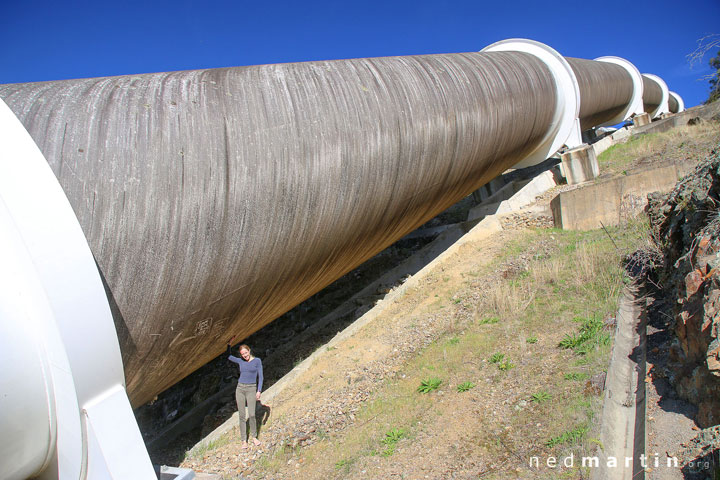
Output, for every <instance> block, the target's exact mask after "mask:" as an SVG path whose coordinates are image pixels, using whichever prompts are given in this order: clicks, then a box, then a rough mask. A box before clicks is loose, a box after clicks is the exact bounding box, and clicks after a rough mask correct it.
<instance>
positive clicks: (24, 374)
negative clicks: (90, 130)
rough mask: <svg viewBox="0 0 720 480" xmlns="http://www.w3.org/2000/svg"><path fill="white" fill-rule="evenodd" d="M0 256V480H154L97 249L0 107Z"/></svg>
mask: <svg viewBox="0 0 720 480" xmlns="http://www.w3.org/2000/svg"><path fill="white" fill-rule="evenodd" d="M0 250H1V251H0V265H2V266H3V268H0V290H1V292H0V304H1V305H0V361H1V362H2V363H3V368H0V392H7V391H12V395H10V394H7V395H0V411H2V412H3V415H0V431H1V432H3V433H4V434H5V435H3V438H0V455H1V456H2V457H3V458H12V462H13V463H12V464H11V465H3V463H4V462H0V477H1V478H8V479H14V478H19V479H22V478H27V477H33V478H39V479H41V480H49V479H58V478H60V479H65V478H73V479H87V478H91V479H97V478H133V479H138V480H145V479H148V480H150V479H152V480H154V479H155V478H156V475H155V472H154V470H153V468H152V464H151V463H150V458H149V456H148V454H147V451H146V450H145V445H144V443H143V440H142V436H141V435H140V431H139V429H138V426H137V422H136V421H135V418H134V416H133V413H132V409H131V407H130V402H129V400H128V399H127V394H126V393H125V378H124V373H123V365H122V358H121V356H120V346H119V344H118V339H117V334H116V332H115V324H114V321H113V318H112V314H111V312H110V306H109V305H108V300H107V296H106V294H105V289H104V288H103V285H102V281H101V279H100V273H99V272H98V269H97V266H96V264H95V260H94V258H93V255H92V252H91V251H90V247H89V246H88V244H87V240H86V239H85V235H84V234H83V231H82V229H81V227H80V224H79V223H78V220H77V218H76V216H75V213H74V211H73V209H72V207H71V205H70V202H69V201H68V199H67V197H66V196H65V192H63V189H62V187H61V186H60V184H59V183H58V181H57V179H56V178H55V175H54V174H53V172H52V170H51V169H50V166H49V165H48V163H47V161H46V160H45V157H44V156H43V154H42V152H41V151H40V149H39V148H38V147H37V145H35V142H34V141H33V139H32V138H31V137H30V134H29V133H28V132H27V131H26V130H25V128H24V127H23V125H22V123H20V121H19V120H18V119H17V118H16V117H15V114H14V113H13V112H12V111H11V110H10V108H9V107H8V106H7V105H6V104H5V102H3V101H2V100H0ZM5 414H7V415H5Z"/></svg>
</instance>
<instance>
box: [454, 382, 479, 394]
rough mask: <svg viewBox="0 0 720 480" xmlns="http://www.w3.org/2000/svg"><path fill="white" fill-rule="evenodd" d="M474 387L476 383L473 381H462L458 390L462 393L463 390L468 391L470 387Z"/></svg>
mask: <svg viewBox="0 0 720 480" xmlns="http://www.w3.org/2000/svg"><path fill="white" fill-rule="evenodd" d="M472 388H475V384H474V383H472V382H463V383H461V384H460V385H458V386H457V391H458V392H460V393H462V392H467V391H468V390H470V389H472Z"/></svg>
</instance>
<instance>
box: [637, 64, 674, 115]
mask: <svg viewBox="0 0 720 480" xmlns="http://www.w3.org/2000/svg"><path fill="white" fill-rule="evenodd" d="M642 76H643V77H645V78H647V79H648V80H651V81H653V82H655V83H656V84H657V85H658V86H659V87H660V90H662V100H660V105H658V107H657V108H656V109H655V110H653V111H652V112H648V115H650V118H658V117H659V116H660V115H662V114H663V113H669V112H670V109H669V108H668V98H669V92H670V90H668V86H667V84H666V83H665V80H663V79H662V78H660V77H658V76H657V75H653V74H652V73H643V74H642Z"/></svg>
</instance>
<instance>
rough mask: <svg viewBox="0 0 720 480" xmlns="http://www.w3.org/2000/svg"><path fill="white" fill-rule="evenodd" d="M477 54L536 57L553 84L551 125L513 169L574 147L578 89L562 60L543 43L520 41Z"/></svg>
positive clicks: (502, 43)
mask: <svg viewBox="0 0 720 480" xmlns="http://www.w3.org/2000/svg"><path fill="white" fill-rule="evenodd" d="M481 52H523V53H529V54H531V55H534V56H536V57H537V58H539V59H540V60H541V61H542V62H543V63H545V65H547V67H548V69H549V70H550V72H551V73H552V76H553V79H554V81H555V85H556V91H557V94H556V96H555V113H554V115H553V120H552V126H551V128H550V129H549V130H548V132H547V134H546V135H545V137H544V138H543V140H542V141H541V142H540V144H539V146H538V147H537V148H536V149H535V150H534V151H533V152H532V153H531V154H530V155H528V156H527V157H526V158H525V159H524V160H522V161H521V162H520V163H518V164H517V165H516V167H529V166H532V165H537V164H538V163H541V162H543V161H545V160H546V159H547V158H549V157H551V156H552V155H554V154H555V153H556V152H557V151H558V150H560V148H562V146H563V145H567V146H568V147H571V148H573V147H576V146H578V145H580V144H582V140H581V139H580V121H579V119H578V117H579V114H580V87H579V85H578V81H577V78H576V77H575V72H573V69H572V68H571V67H570V64H569V63H568V62H567V61H566V60H565V58H564V57H563V56H562V55H560V53H558V52H557V51H556V50H555V49H553V48H551V47H549V46H548V45H545V44H544V43H540V42H536V41H534V40H527V39H523V38H511V39H508V40H501V41H499V42H496V43H493V44H492V45H488V46H487V47H485V48H483V49H482V50H481Z"/></svg>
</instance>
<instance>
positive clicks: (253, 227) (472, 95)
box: [0, 52, 557, 406]
mask: <svg viewBox="0 0 720 480" xmlns="http://www.w3.org/2000/svg"><path fill="white" fill-rule="evenodd" d="M556 94H557V92H556V91H555V86H554V83H553V82H552V80H551V79H550V75H549V73H548V71H547V68H546V66H545V65H544V64H543V63H542V62H541V61H539V60H538V59H537V58H535V57H533V56H531V55H528V54H523V53H516V52H512V53H464V54H448V55H427V56H415V57H387V58H373V59H354V60H338V61H326V62H308V63H297V64H283V65H264V66H253V67H237V68H221V69H212V70H196V71H185V72H173V73H157V74H144V75H128V76H120V77H109V78H96V79H82V80H68V81H58V82H43V83H30V84H14V85H2V86H0V98H2V99H3V100H4V101H5V102H6V103H7V104H8V106H10V108H11V109H12V110H13V112H14V113H15V114H16V115H17V117H18V118H19V119H20V120H21V122H22V123H23V125H24V126H25V128H26V129H27V130H28V132H29V133H30V134H31V135H32V137H33V139H34V140H35V142H36V143H37V144H38V146H39V148H40V149H41V151H42V152H43V154H44V155H45V158H46V159H47V161H48V163H49V164H50V166H51V168H52V170H53V171H54V173H55V175H56V177H57V179H58V180H59V182H60V184H61V185H62V187H63V189H64V191H65V193H66V195H67V196H68V198H69V200H70V203H71V205H72V207H73V209H74V211H75V213H76V215H77V218H78V220H79V222H80V225H81V226H82V229H83V231H84V233H85V235H86V238H87V240H88V243H89V245H90V247H91V250H92V252H93V254H94V256H95V259H96V261H97V264H98V267H99V270H100V272H101V274H102V276H103V279H104V282H105V286H106V291H107V294H108V298H109V299H110V303H111V308H112V310H113V316H114V320H115V326H116V329H117V332H118V338H119V342H120V348H121V351H122V356H123V363H124V369H125V376H126V382H127V390H128V395H129V397H130V399H131V402H132V404H133V405H134V406H138V405H140V404H142V403H145V402H147V401H149V400H151V399H152V398H153V397H154V396H155V395H156V394H157V393H159V392H161V391H163V390H164V389H166V388H167V387H169V386H171V385H173V384H174V383H176V382H177V381H179V380H181V379H182V378H183V377H185V376H186V375H188V374H189V373H191V372H192V371H194V370H196V369H197V368H199V367H200V366H202V365H204V364H205V363H207V362H208V361H209V360H210V359H212V358H214V357H215V356H217V355H218V354H220V353H221V351H222V350H223V349H224V345H225V342H226V340H227V339H229V338H230V337H232V336H233V335H237V338H243V337H246V336H248V335H250V334H251V333H253V332H255V331H256V330H258V329H259V328H261V327H262V326H264V325H266V324H267V323H269V322H271V321H272V320H273V319H275V318H276V317H278V316H279V315H281V314H283V313H284V312H286V311H287V310H289V309H290V308H292V307H293V306H295V305H297V304H298V303H300V302H301V301H303V300H305V299H306V298H308V297H310V296H311V295H313V294H314V293H316V292H317V291H319V290H321V289H322V288H324V287H325V286H327V285H328V284H330V283H331V282H332V281H334V280H335V279H337V278H339V277H340V276H342V275H343V274H345V273H346V272H348V271H350V270H351V269H353V268H355V267H356V266H358V265H359V264H361V263H362V262H363V261H365V260H366V259H368V258H370V257H372V256H373V255H375V254H376V253H378V252H379V251H381V250H382V249H383V248H385V247H387V246H388V245H390V244H392V243H393V242H394V241H396V240H397V239H399V238H401V237H402V236H404V235H405V234H406V233H408V232H410V231H412V230H413V229H415V228H416V227H418V226H419V225H421V224H423V223H424V222H425V221H427V220H429V219H430V218H432V217H433V216H435V215H436V214H438V213H440V212H441V211H443V210H444V209H446V208H447V207H449V206H450V205H452V204H454V203H456V202H457V201H459V200H460V199H461V198H463V197H464V196H466V195H468V194H469V193H470V192H472V191H473V190H475V189H476V188H478V187H480V186H481V185H483V184H485V183H487V182H488V181H490V180H491V179H492V178H494V177H495V176H497V175H498V174H500V173H501V172H502V171H503V170H505V169H507V168H508V167H510V166H512V165H514V164H515V163H516V162H518V161H519V160H521V159H522V158H523V157H524V156H525V155H526V154H527V153H528V152H530V151H532V149H533V148H534V147H535V146H536V144H537V143H538V141H539V139H541V138H542V137H543V135H544V134H545V132H546V131H547V130H548V128H549V124H550V122H551V119H552V117H553V111H552V110H553V108H554V107H553V105H554V104H555V96H556Z"/></svg>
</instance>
